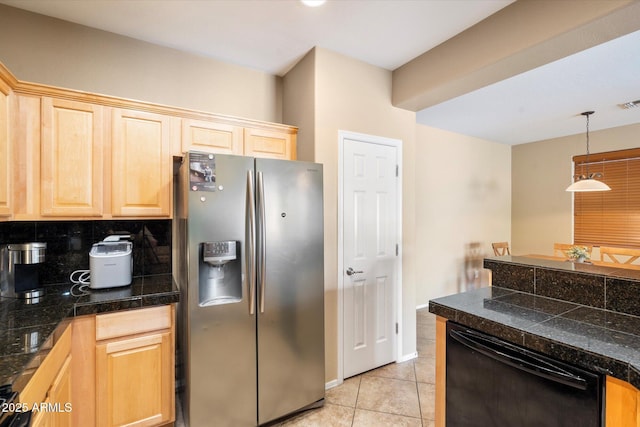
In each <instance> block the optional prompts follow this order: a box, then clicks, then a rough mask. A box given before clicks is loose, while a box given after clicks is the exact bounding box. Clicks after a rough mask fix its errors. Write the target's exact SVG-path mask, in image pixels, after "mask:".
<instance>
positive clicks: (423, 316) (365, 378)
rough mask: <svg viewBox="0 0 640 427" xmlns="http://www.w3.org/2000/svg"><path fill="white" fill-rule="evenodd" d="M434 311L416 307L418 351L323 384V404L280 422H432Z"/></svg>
mask: <svg viewBox="0 0 640 427" xmlns="http://www.w3.org/2000/svg"><path fill="white" fill-rule="evenodd" d="M435 336H436V322H435V316H434V315H432V314H431V313H429V312H428V310H427V309H421V310H418V312H417V340H418V341H417V349H418V357H417V358H416V359H413V360H410V361H408V362H403V363H392V364H389V365H386V366H383V367H381V368H378V369H375V370H372V371H369V372H365V373H364V374H361V375H358V376H355V377H352V378H348V379H346V380H345V381H344V382H343V383H342V384H341V385H339V386H337V387H335V388H332V389H330V390H327V393H326V397H325V405H324V407H322V408H319V409H314V410H311V411H308V412H305V413H302V414H300V415H298V416H296V417H293V418H290V419H288V420H286V421H284V422H282V423H280V424H278V425H279V426H283V427H294V426H295V427H307V426H309V427H316V426H318V427H324V426H330V427H334V426H335V427H338V426H345V427H349V426H352V427H365V426H376V427H385V426H393V427H396V426H407V427H413V426H424V427H433V426H434V421H433V420H434V418H435V414H434V406H435Z"/></svg>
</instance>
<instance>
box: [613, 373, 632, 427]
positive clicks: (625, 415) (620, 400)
mask: <svg viewBox="0 0 640 427" xmlns="http://www.w3.org/2000/svg"><path fill="white" fill-rule="evenodd" d="M638 393H639V392H638V390H637V389H636V388H635V387H633V386H632V385H631V384H629V383H627V382H625V381H622V380H619V379H617V378H613V377H609V376H607V382H606V386H605V399H606V402H605V411H606V415H605V425H606V426H616V427H635V426H637V425H640V424H638V412H637V411H638V407H637V405H638Z"/></svg>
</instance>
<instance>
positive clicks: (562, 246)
mask: <svg viewBox="0 0 640 427" xmlns="http://www.w3.org/2000/svg"><path fill="white" fill-rule="evenodd" d="M573 246H582V247H585V248H587V253H589V258H591V252H593V246H592V245H573V244H571V243H554V244H553V256H557V257H562V258H565V259H569V256H568V255H567V251H568V250H569V249H571V248H572V247H573Z"/></svg>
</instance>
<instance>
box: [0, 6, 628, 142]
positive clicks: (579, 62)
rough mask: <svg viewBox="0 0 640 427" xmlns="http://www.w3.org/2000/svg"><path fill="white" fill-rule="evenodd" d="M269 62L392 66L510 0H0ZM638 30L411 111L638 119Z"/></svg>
mask: <svg viewBox="0 0 640 427" xmlns="http://www.w3.org/2000/svg"><path fill="white" fill-rule="evenodd" d="M0 3H4V4H7V5H10V6H14V7H18V8H21V9H25V10H29V11H32V12H36V13H40V14H43V15H48V16H52V17H55V18H60V19H63V20H67V21H71V22H75V23H78V24H82V25H86V26H89V27H94V28H98V29H101V30H105V31H110V32H113V33H117V34H122V35H126V36H129V37H133V38H136V39H140V40H144V41H148V42H151V43H156V44H159V45H163V46H168V47H172V48H176V49H180V50H184V51H188V52H192V53H196V54H200V55H203V56H207V57H211V58H215V59H218V60H221V61H225V62H229V63H233V64H238V65H242V66H246V67H250V68H254V69H258V70H262V71H265V72H268V73H271V74H277V75H283V74H285V73H286V72H287V71H288V70H289V69H290V68H291V67H292V66H293V65H295V63H296V62H297V61H298V60H299V59H300V58H301V57H302V56H304V55H305V54H306V53H307V52H308V51H309V50H310V49H311V48H312V47H314V46H319V47H322V48H325V49H329V50H331V51H334V52H338V53H341V54H344V55H346V56H349V57H352V58H355V59H359V60H362V61H365V62H367V63H370V64H373V65H376V66H379V67H382V68H385V69H389V70H393V69H395V68H397V67H399V66H400V65H403V64H404V63H406V62H408V61H410V60H411V59H413V58H415V57H416V56H418V55H420V54H421V53H423V52H425V51H427V50H429V49H431V48H433V47H435V46H437V45H438V44H440V43H442V42H444V41H445V40H447V39H449V38H451V37H453V36H454V35H456V34H458V33H460V32H461V31H463V30H465V29H466V28H468V27H470V26H472V25H474V24H475V23H477V22H479V21H481V20H483V19H484V18H486V17H487V16H489V15H491V14H493V13H495V12H496V11H498V10H500V9H501V8H503V7H505V6H507V5H508V4H510V3H512V0H455V1H452V0H329V1H328V2H327V3H326V4H325V5H323V6H321V7H319V8H308V7H306V6H303V5H302V4H300V3H299V2H298V1H297V0H83V1H79V0H0ZM638 76H640V32H637V33H634V34H631V35H628V36H625V37H622V38H619V39H617V40H614V41H612V42H609V43H606V44H604V45H600V46H596V47H595V48H592V49H589V50H587V51H584V52H581V53H578V54H576V55H573V56H571V57H568V58H565V59H562V60H560V61H556V62H554V63H551V64H549V65H546V66H543V67H540V68H538V69H535V70H532V71H529V72H527V73H524V74H521V75H518V76H515V77H512V78H510V79H507V80H505V81H503V82H499V83H496V84H493V85H491V86H488V87H485V88H483V89H480V90H477V91H475V92H471V93H469V94H466V95H463V96H460V97H458V98H455V99H452V100H449V101H446V102H444V103H442V104H439V105H436V106H433V107H430V108H428V109H425V110H423V111H420V112H419V113H418V115H417V121H418V122H419V123H423V124H427V125H430V126H434V127H438V128H442V129H447V130H451V131H454V132H458V133H462V134H466V135H471V136H476V137H480V138H484V139H488V140H492V141H497V142H501V143H505V144H518V143H524V142H531V141H536V140H540V139H547V138H552V137H557V136H563V135H569V134H575V133H580V132H584V125H585V123H584V118H583V117H582V116H580V115H579V114H580V112H582V111H585V110H596V114H595V115H594V116H592V118H591V129H592V130H598V129H603V128H609V127H615V126H621V125H625V124H631V123H638V122H640V108H636V109H635V110H634V109H631V110H623V109H621V108H619V107H618V106H617V104H620V103H623V102H627V101H633V100H636V99H640V79H639V78H638Z"/></svg>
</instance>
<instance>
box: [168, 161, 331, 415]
mask: <svg viewBox="0 0 640 427" xmlns="http://www.w3.org/2000/svg"><path fill="white" fill-rule="evenodd" d="M176 194H177V198H176V220H177V232H176V235H177V236H176V241H177V243H178V245H177V247H178V250H177V273H178V274H177V280H178V284H179V286H180V288H181V293H182V296H181V300H180V306H179V320H180V326H179V329H180V332H179V333H180V339H181V340H180V343H179V347H180V348H181V354H182V364H183V371H184V395H183V399H182V400H183V413H184V417H185V421H186V423H187V425H189V426H192V427H201V426H225V425H227V426H234V427H235V426H251V425H261V424H265V423H269V422H271V421H273V420H276V419H279V418H281V417H284V416H287V415H290V414H292V413H295V412H297V411H299V410H302V409H305V408H309V407H314V406H319V405H321V404H322V403H323V402H324V381H325V378H324V279H323V274H324V273H323V263H324V260H323V220H322V218H323V214H322V212H323V207H322V165H319V164H315V163H307V162H298V161H283V160H270V159H258V158H252V157H242V156H231V155H218V154H207V153H199V152H190V153H187V154H186V155H185V157H184V159H183V161H182V164H181V166H180V172H179V179H178V189H177V192H176Z"/></svg>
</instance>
